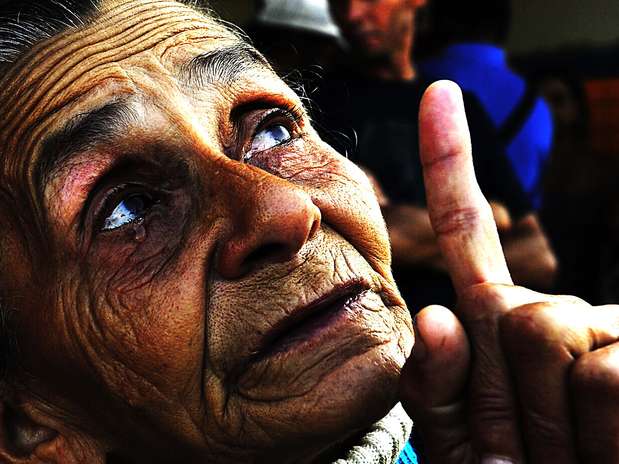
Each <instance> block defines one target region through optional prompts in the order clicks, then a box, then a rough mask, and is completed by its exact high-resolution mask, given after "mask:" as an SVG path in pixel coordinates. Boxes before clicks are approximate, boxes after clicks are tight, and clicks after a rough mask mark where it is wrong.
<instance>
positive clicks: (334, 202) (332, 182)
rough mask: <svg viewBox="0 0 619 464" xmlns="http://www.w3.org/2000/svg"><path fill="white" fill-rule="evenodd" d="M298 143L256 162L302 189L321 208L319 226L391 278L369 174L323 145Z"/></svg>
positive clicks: (383, 230)
mask: <svg viewBox="0 0 619 464" xmlns="http://www.w3.org/2000/svg"><path fill="white" fill-rule="evenodd" d="M301 143H302V145H301V144H299V145H296V146H294V147H293V149H290V148H287V149H285V150H280V153H277V154H275V155H274V154H273V153H270V154H269V155H268V157H267V156H265V157H263V158H262V159H261V158H258V159H257V160H256V162H257V163H259V167H261V168H262V169H265V170H267V171H268V172H270V173H272V174H274V175H276V176H278V177H281V178H284V179H288V180H290V181H291V182H293V183H294V184H296V185H298V186H300V187H302V188H304V189H305V190H306V191H307V192H308V193H309V194H310V196H311V197H312V199H313V201H314V203H315V204H316V205H317V206H318V207H319V208H320V210H321V213H322V219H323V222H325V223H327V224H329V225H330V226H331V227H333V228H334V229H335V230H336V231H337V232H338V233H339V234H341V235H342V236H343V237H344V238H345V239H346V240H348V241H349V242H350V243H352V244H353V245H354V246H355V248H357V249H358V250H359V251H360V252H361V253H362V254H363V255H364V257H365V258H366V259H368V261H370V264H372V266H373V267H374V269H375V270H378V271H380V273H381V274H383V275H385V276H388V275H390V270H389V269H390V265H391V252H390V247H389V236H388V234H387V230H386V227H385V223H384V220H383V217H382V214H381V211H380V207H379V205H378V201H377V199H376V196H375V194H374V190H373V188H372V186H371V184H370V182H369V180H368V178H367V176H366V175H365V174H364V173H363V172H362V171H361V170H360V169H359V168H358V167H357V166H355V165H354V164H353V163H352V162H350V161H349V160H347V159H346V158H344V157H343V156H341V155H340V154H338V153H337V152H336V151H335V150H333V149H332V148H331V147H330V146H328V145H327V144H325V143H323V142H320V141H314V140H305V141H302V142H301Z"/></svg>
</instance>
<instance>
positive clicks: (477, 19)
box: [429, 0, 512, 45]
mask: <svg viewBox="0 0 619 464" xmlns="http://www.w3.org/2000/svg"><path fill="white" fill-rule="evenodd" d="M429 8H430V21H431V28H432V31H433V33H434V34H436V35H437V36H439V37H440V39H441V41H442V42H443V44H444V45H447V44H449V43H452V42H457V41H482V42H492V43H496V44H504V43H505V41H506V40H507V36H508V34H509V28H510V23H511V19H512V10H511V1H510V0H468V1H462V0H431V3H430V5H429Z"/></svg>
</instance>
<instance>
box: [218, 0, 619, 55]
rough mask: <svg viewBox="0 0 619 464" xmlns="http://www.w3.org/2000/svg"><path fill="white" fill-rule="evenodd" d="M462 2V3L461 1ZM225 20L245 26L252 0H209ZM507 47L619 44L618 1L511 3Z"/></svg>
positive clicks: (520, 51) (518, 0)
mask: <svg viewBox="0 0 619 464" xmlns="http://www.w3.org/2000/svg"><path fill="white" fill-rule="evenodd" d="M463 1H465V0H463ZM211 4H212V5H213V7H214V8H215V9H216V10H217V11H218V12H219V13H220V14H221V15H222V16H223V17H224V18H226V19H229V20H230V21H233V22H235V23H237V24H243V23H245V22H246V21H247V20H248V18H250V17H251V14H252V12H253V4H254V2H253V0H211ZM513 6H514V25H513V28H512V33H511V37H510V41H509V45H510V46H509V48H510V50H511V51H512V52H514V53H517V54H526V53H530V52H533V51H548V50H552V49H556V48H558V47H562V46H566V45H608V44H611V43H613V42H619V0H514V1H513Z"/></svg>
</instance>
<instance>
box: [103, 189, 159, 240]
mask: <svg viewBox="0 0 619 464" xmlns="http://www.w3.org/2000/svg"><path fill="white" fill-rule="evenodd" d="M152 203H153V201H152V200H151V199H150V198H149V197H147V196H146V195H143V194H135V195H131V196H129V197H127V198H124V199H123V200H122V201H121V202H119V203H118V204H117V205H116V207H115V208H114V211H112V214H110V215H109V216H108V217H106V218H105V221H104V222H103V227H102V230H104V231H109V230H114V229H118V228H119V227H122V226H124V225H127V224H131V223H132V222H135V221H137V220H139V219H143V218H144V216H145V215H146V213H147V212H148V210H149V209H150V207H151V206H152Z"/></svg>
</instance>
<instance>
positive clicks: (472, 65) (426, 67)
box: [418, 43, 553, 209]
mask: <svg viewBox="0 0 619 464" xmlns="http://www.w3.org/2000/svg"><path fill="white" fill-rule="evenodd" d="M418 69H419V71H420V73H421V75H422V76H423V77H424V78H425V79H430V80H436V79H449V80H452V81H454V82H456V83H457V84H458V85H460V87H462V89H463V90H465V91H469V92H471V93H472V94H474V95H475V96H476V97H477V98H478V99H479V101H480V102H481V104H482V105H483V107H484V109H485V110H486V111H487V112H488V114H489V116H490V118H491V119H492V121H493V122H494V124H495V126H496V127H497V128H499V127H501V126H502V124H503V123H504V122H505V121H506V120H507V118H508V117H509V115H510V114H511V113H512V111H513V110H514V109H515V108H516V107H517V105H518V103H520V100H521V98H522V97H523V95H524V93H525V91H526V84H525V81H524V79H523V78H522V77H520V76H519V75H517V74H516V73H514V72H513V71H512V70H511V69H510V68H509V66H508V63H507V58H506V54H505V51H504V50H502V49H501V48H499V47H497V46H494V45H490V44H482V43H461V44H455V45H451V46H448V47H447V48H445V49H444V50H443V51H442V52H441V53H440V54H439V55H438V56H436V57H433V58H430V59H428V60H425V61H423V62H422V63H420V64H419V65H418ZM552 138H553V123H552V115H551V113H550V110H549V108H548V105H547V104H546V102H545V101H544V100H542V99H541V98H538V100H537V101H536V102H535V105H534V107H533V110H532V111H531V113H530V116H529V118H528V120H527V121H526V122H525V124H524V125H523V127H522V129H521V130H520V132H519V133H518V134H517V135H516V137H515V138H514V139H513V140H512V142H511V143H510V145H509V146H508V147H506V149H505V151H506V154H507V156H508V158H509V159H510V161H511V163H512V166H513V168H514V170H515V172H516V175H517V176H518V178H519V180H520V182H521V184H522V187H523V189H524V190H525V192H526V193H527V195H528V196H529V199H530V200H531V203H532V205H533V206H534V208H536V209H537V208H539V207H540V204H541V188H540V187H541V177H542V174H543V169H544V166H545V164H546V161H547V159H548V156H549V155H550V150H551V149H552Z"/></svg>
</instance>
